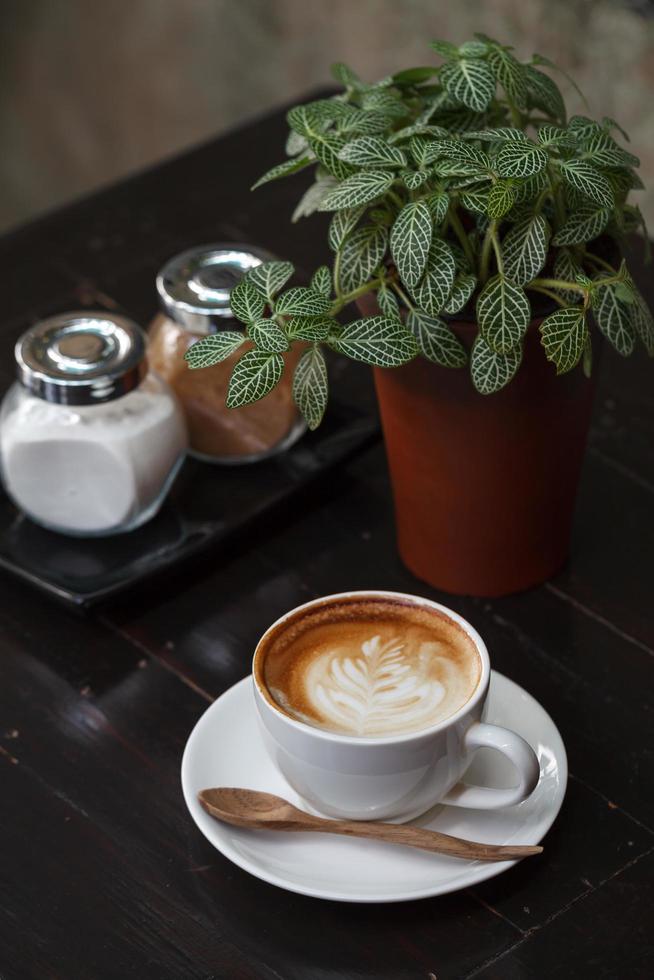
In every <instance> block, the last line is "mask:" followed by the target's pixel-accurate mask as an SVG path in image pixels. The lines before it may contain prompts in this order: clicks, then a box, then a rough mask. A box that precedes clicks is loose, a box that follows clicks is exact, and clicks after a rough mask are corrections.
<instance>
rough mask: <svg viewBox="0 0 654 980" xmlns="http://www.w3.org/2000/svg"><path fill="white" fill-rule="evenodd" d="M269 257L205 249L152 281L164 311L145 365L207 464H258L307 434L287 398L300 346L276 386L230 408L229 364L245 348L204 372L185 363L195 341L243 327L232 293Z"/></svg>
mask: <svg viewBox="0 0 654 980" xmlns="http://www.w3.org/2000/svg"><path fill="white" fill-rule="evenodd" d="M271 259H273V256H271V255H269V254H268V253H266V252H264V251H262V250H260V249H255V248H252V247H251V246H245V245H206V246H201V247H199V248H194V249H190V250H189V251H187V252H183V253H182V254H181V255H178V256H175V258H173V259H171V260H170V261H169V262H167V263H166V265H165V266H164V267H163V269H162V270H161V272H160V273H159V275H158V276H157V291H158V293H159V299H160V302H161V305H162V307H163V311H164V312H162V313H160V314H159V315H158V316H156V317H155V318H154V320H153V321H152V323H151V325H150V329H149V337H150V345H149V351H148V357H149V361H150V364H151V365H152V368H153V369H154V370H155V371H156V372H157V373H158V374H159V375H160V376H161V377H163V378H164V379H165V380H166V381H167V382H168V384H169V385H170V386H171V387H172V388H173V390H174V391H175V394H176V395H177V397H178V399H179V401H180V402H181V405H182V408H183V410H184V414H185V416H186V422H187V426H188V430H189V439H190V445H191V450H190V451H191V454H192V455H194V456H197V457H199V458H201V459H204V460H208V461H210V462H216V463H224V464H233V463H246V462H247V463H249V462H255V461H256V460H259V459H262V458H265V457H266V456H271V455H274V454H276V453H279V452H283V451H284V450H285V449H287V448H289V446H290V445H292V444H293V443H294V442H295V441H296V440H297V439H298V438H299V437H300V436H301V435H302V434H303V432H304V431H305V425H304V423H303V421H302V419H301V417H300V415H299V413H298V411H297V408H296V406H295V403H294V401H293V398H292V394H291V385H292V377H293V370H294V368H295V365H296V363H297V361H298V359H299V358H300V356H301V354H302V350H301V349H300V348H299V346H296V347H295V348H294V349H293V350H291V351H288V353H286V354H285V355H284V360H285V370H284V375H283V377H282V380H281V382H280V383H279V385H278V386H277V387H276V388H274V389H273V390H272V391H271V392H270V393H269V394H268V395H266V396H265V398H262V399H261V400H260V401H257V402H254V403H252V404H251V405H244V406H243V407H242V408H235V409H229V408H227V407H226V405H225V399H226V397H227V386H228V384H229V379H230V376H231V373H232V369H233V367H234V364H235V363H236V361H237V360H238V359H239V357H241V356H242V355H243V353H244V352H245V351H246V350H247V349H248V347H249V346H250V345H248V344H245V345H243V347H241V348H240V349H239V350H238V351H237V352H236V353H235V354H233V355H232V356H231V357H229V358H228V359H227V360H225V361H222V362H221V363H219V364H215V365H214V366H213V367H208V368H203V369H202V370H201V371H191V370H190V369H189V367H188V365H187V363H186V361H185V360H184V354H185V353H186V351H187V350H188V348H189V347H190V346H191V344H193V343H194V342H195V341H196V340H198V339H199V338H200V337H203V336H206V335H207V334H208V333H214V332H216V331H217V330H225V329H226V330H235V329H242V324H240V323H238V322H236V321H235V320H234V319H233V318H232V316H231V310H230V308H229V293H230V291H231V289H233V287H234V286H235V285H236V283H237V282H239V280H240V279H241V278H242V277H243V276H244V275H245V273H246V272H247V271H248V269H251V268H254V267H255V266H257V265H260V264H261V262H263V261H270V260H271Z"/></svg>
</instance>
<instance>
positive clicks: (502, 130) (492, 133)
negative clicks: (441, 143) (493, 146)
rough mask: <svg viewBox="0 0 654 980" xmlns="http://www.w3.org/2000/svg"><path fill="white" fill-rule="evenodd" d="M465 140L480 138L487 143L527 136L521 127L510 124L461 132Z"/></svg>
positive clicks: (519, 138)
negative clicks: (516, 127) (515, 127)
mask: <svg viewBox="0 0 654 980" xmlns="http://www.w3.org/2000/svg"><path fill="white" fill-rule="evenodd" d="M462 135H463V139H465V140H481V142H482V143H483V142H488V143H503V142H504V141H505V140H527V139H529V137H528V136H527V135H526V133H523V132H522V130H521V129H514V128H513V127H512V126H498V127H497V129H480V130H477V131H475V130H473V131H472V132H471V133H463V134H462Z"/></svg>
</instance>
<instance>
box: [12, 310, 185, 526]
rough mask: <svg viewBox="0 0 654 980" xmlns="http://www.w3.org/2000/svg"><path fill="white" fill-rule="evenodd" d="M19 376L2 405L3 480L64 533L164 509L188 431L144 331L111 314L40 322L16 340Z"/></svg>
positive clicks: (35, 515) (22, 504) (35, 514)
mask: <svg viewBox="0 0 654 980" xmlns="http://www.w3.org/2000/svg"><path fill="white" fill-rule="evenodd" d="M15 353H16V362H17V365H18V377H19V380H18V381H17V382H16V383H15V384H14V385H13V386H12V387H11V388H10V390H9V391H8V392H7V395H6V396H5V399H4V401H3V404H2V412H1V414H0V466H1V473H2V481H3V484H4V486H5V489H6V491H7V493H8V494H9V496H10V497H11V499H12V500H13V501H14V503H15V504H16V505H17V506H18V507H19V508H20V509H21V510H22V511H24V512H25V513H26V514H27V516H28V517H30V518H31V519H32V520H34V521H35V522H36V523H38V524H41V525H43V526H44V527H47V528H49V529H50V530H54V531H59V532H62V533H64V534H72V535H79V536H94V535H109V534H116V533H119V532H123V531H129V530H132V529H133V528H135V527H138V526H139V525H141V524H143V523H144V522H145V521H147V520H149V519H150V518H151V517H153V516H154V514H156V512H157V511H158V510H159V507H160V506H161V504H162V502H163V500H164V498H165V496H166V494H167V492H168V490H169V488H170V486H171V484H172V482H173V480H174V477H175V475H176V473H177V471H178V469H179V467H180V465H181V463H182V461H183V459H184V455H185V453H186V447H187V435H186V427H185V423H184V419H183V416H182V412H181V409H180V407H179V404H178V402H177V399H176V398H175V395H174V394H173V392H172V391H171V389H170V388H169V387H168V385H167V384H166V383H165V382H164V381H162V380H161V378H159V377H158V376H157V375H156V374H154V373H152V372H150V371H149V370H148V366H147V361H146V357H145V335H144V333H143V331H142V330H141V329H140V327H138V326H137V325H136V324H135V323H133V322H132V321H130V320H128V319H126V318H124V317H119V316H113V315H108V314H106V313H104V312H103V313H88V312H84V313H67V314H63V315H61V316H57V317H51V318H50V319H48V320H44V321H42V322H41V323H38V324H36V326H34V327H32V328H31V329H30V330H28V331H27V332H26V333H25V334H23V336H22V337H21V338H20V340H19V341H18V343H17V345H16V352H15Z"/></svg>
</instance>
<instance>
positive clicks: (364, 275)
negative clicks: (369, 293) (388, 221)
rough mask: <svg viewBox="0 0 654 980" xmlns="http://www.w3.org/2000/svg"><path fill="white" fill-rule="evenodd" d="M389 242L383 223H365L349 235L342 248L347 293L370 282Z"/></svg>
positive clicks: (342, 269) (341, 264)
mask: <svg viewBox="0 0 654 980" xmlns="http://www.w3.org/2000/svg"><path fill="white" fill-rule="evenodd" d="M387 242H388V231H387V230H386V228H384V227H383V225H364V226H363V228H357V230H356V231H353V232H352V234H351V235H348V237H347V238H346V239H345V241H344V242H343V245H342V246H341V249H340V254H341V263H340V280H341V287H342V288H343V289H344V290H345V292H346V293H349V292H351V291H352V290H354V289H358V287H359V286H363V285H364V283H366V282H368V280H369V279H370V277H371V275H372V273H373V272H374V270H375V269H376V268H377V266H378V265H379V263H380V262H381V261H382V259H383V258H384V253H385V252H386V245H387Z"/></svg>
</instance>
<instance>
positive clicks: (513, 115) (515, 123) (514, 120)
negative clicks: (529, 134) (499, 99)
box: [506, 97, 522, 129]
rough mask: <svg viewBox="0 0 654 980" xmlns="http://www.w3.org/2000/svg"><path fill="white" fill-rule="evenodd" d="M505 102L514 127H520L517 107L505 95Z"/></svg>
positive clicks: (519, 113) (520, 115) (520, 118)
mask: <svg viewBox="0 0 654 980" xmlns="http://www.w3.org/2000/svg"><path fill="white" fill-rule="evenodd" d="M506 104H507V105H508V107H509V113H510V115H511V123H512V125H513V126H515V128H516V129H522V114H521V112H520V110H519V109H518V107H517V106H516V105H514V103H513V102H512V101H511V99H509V98H508V97H507V100H506Z"/></svg>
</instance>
